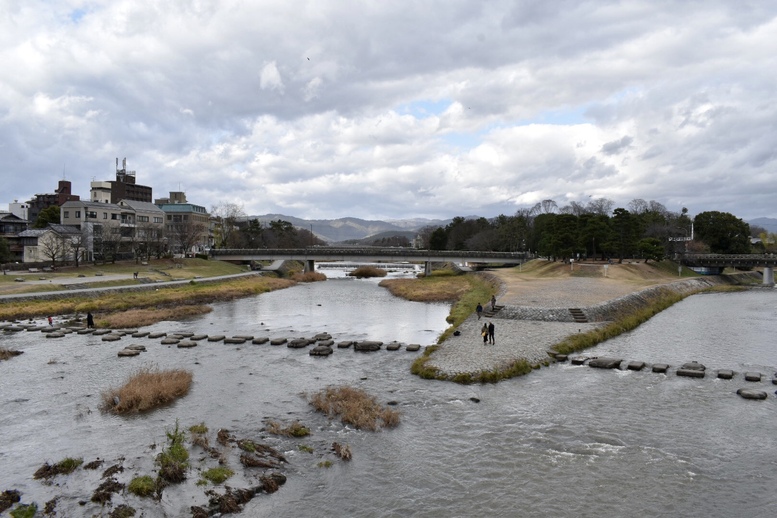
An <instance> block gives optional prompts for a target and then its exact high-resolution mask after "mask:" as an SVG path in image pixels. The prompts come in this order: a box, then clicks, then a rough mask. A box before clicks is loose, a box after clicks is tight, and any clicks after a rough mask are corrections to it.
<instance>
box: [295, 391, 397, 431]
mask: <svg viewBox="0 0 777 518" xmlns="http://www.w3.org/2000/svg"><path fill="white" fill-rule="evenodd" d="M309 401H310V404H311V405H313V408H315V409H316V410H317V411H319V412H322V413H324V414H326V415H328V416H329V417H335V416H340V420H341V421H342V422H343V424H349V425H351V426H354V427H355V428H359V429H363V430H371V431H377V430H380V429H381V428H392V427H394V426H397V425H398V424H399V412H397V411H396V410H392V409H390V408H388V407H383V406H381V405H380V404H379V403H378V402H377V400H376V399H375V397H374V396H370V395H369V394H367V393H366V392H364V391H363V390H361V389H356V388H353V387H348V386H341V387H327V388H325V389H324V390H321V391H319V392H317V393H315V394H313V395H312V396H310V397H309Z"/></svg>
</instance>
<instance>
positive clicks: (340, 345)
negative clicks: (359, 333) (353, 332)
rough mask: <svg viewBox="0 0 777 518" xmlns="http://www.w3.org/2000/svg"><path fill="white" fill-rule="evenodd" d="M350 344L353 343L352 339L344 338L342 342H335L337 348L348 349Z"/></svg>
mask: <svg viewBox="0 0 777 518" xmlns="http://www.w3.org/2000/svg"><path fill="white" fill-rule="evenodd" d="M352 345H353V341H351V340H344V341H342V342H337V348H338V349H348V348H349V347H350V346H352Z"/></svg>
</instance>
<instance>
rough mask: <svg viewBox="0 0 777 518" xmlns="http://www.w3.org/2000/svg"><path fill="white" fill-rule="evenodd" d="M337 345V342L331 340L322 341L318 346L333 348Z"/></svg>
mask: <svg viewBox="0 0 777 518" xmlns="http://www.w3.org/2000/svg"><path fill="white" fill-rule="evenodd" d="M334 344H335V341H334V340H332V339H331V338H330V339H328V340H321V341H320V342H319V343H318V345H323V346H324V347H332V346H333V345H334Z"/></svg>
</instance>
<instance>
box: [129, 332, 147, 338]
mask: <svg viewBox="0 0 777 518" xmlns="http://www.w3.org/2000/svg"><path fill="white" fill-rule="evenodd" d="M144 336H148V331H137V332H135V333H132V338H143V337H144Z"/></svg>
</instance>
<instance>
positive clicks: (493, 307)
mask: <svg viewBox="0 0 777 518" xmlns="http://www.w3.org/2000/svg"><path fill="white" fill-rule="evenodd" d="M491 311H496V296H495V295H491Z"/></svg>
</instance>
